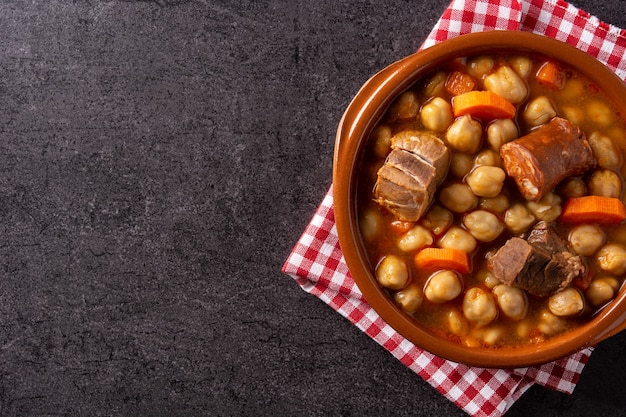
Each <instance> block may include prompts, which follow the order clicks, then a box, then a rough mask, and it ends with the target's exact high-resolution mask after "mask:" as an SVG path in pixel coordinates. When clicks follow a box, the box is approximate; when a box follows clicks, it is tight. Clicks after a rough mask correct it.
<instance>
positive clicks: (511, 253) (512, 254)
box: [487, 237, 550, 293]
mask: <svg viewBox="0 0 626 417" xmlns="http://www.w3.org/2000/svg"><path fill="white" fill-rule="evenodd" d="M548 262H550V254H549V253H546V252H545V251H543V250H541V249H538V248H535V247H533V246H532V245H530V244H529V243H528V242H527V241H526V240H524V239H522V238H519V237H512V238H510V239H509V240H507V242H506V243H505V244H504V245H503V246H502V247H501V248H500V249H499V250H498V251H497V252H496V253H495V254H494V255H493V256H491V257H490V258H489V259H488V260H487V268H488V269H489V270H490V271H491V273H492V274H493V275H494V276H495V277H496V278H497V279H499V280H500V281H501V282H503V283H504V284H507V285H512V286H516V287H520V288H523V289H525V290H527V291H528V292H530V293H536V292H543V291H540V290H538V291H535V290H534V288H535V287H542V286H543V283H542V282H541V281H542V280H543V279H544V274H543V273H542V271H543V269H544V268H545V266H546V265H547V264H548Z"/></svg>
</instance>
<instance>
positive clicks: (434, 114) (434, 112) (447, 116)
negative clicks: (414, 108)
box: [420, 97, 454, 132]
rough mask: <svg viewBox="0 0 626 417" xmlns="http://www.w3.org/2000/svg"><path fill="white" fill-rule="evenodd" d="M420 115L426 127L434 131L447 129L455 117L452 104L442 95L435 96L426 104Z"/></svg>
mask: <svg viewBox="0 0 626 417" xmlns="http://www.w3.org/2000/svg"><path fill="white" fill-rule="evenodd" d="M420 117H421V120H422V124H423V125H424V127H425V128H426V129H429V130H432V131H434V132H443V131H445V130H446V129H447V128H448V126H450V123H452V119H453V118H454V116H453V115H452V106H451V105H450V103H449V102H448V101H446V100H444V99H442V98H441V97H435V98H433V99H432V100H430V101H429V102H428V103H426V104H424V106H423V107H422V112H421V114H420Z"/></svg>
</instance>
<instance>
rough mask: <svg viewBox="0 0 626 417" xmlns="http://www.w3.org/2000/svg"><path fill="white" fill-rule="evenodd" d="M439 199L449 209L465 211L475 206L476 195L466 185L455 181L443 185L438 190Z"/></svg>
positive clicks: (476, 202) (476, 201)
mask: <svg viewBox="0 0 626 417" xmlns="http://www.w3.org/2000/svg"><path fill="white" fill-rule="evenodd" d="M439 201H440V202H441V204H442V205H443V206H444V207H445V208H447V209H448V210H450V211H454V212H455V213H465V212H466V211H468V210H471V209H472V208H474V207H476V204H478V197H476V196H475V195H474V193H473V192H472V189H471V188H470V187H469V186H468V185H466V184H459V183H456V184H450V185H448V186H446V187H444V188H443V189H442V190H441V191H440V192H439Z"/></svg>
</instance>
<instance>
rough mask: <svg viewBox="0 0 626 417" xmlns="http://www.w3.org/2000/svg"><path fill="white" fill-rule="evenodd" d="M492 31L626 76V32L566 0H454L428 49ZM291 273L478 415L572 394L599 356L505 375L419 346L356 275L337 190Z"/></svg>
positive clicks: (302, 243) (298, 249)
mask: <svg viewBox="0 0 626 417" xmlns="http://www.w3.org/2000/svg"><path fill="white" fill-rule="evenodd" d="M492 29H508V30H521V31H527V32H535V33H539V34H543V35H547V36H551V37H554V38H556V39H559V40H562V41H565V42H567V43H569V44H572V45H574V46H576V47H578V48H579V49H581V50H583V51H586V52H588V53H589V54H591V55H593V56H595V57H596V58H598V59H599V60H600V61H602V62H604V63H605V64H606V65H608V66H609V67H610V68H611V69H612V70H614V71H615V72H616V73H617V74H618V75H619V76H620V77H621V78H622V79H624V78H626V59H625V58H624V56H625V54H624V52H625V49H626V31H624V30H622V29H619V28H617V27H615V26H611V25H608V24H606V23H603V22H601V21H599V20H598V19H597V18H596V17H594V16H591V15H589V14H588V13H586V12H584V11H582V10H580V9H577V8H576V7H574V6H572V5H570V4H568V3H566V2H564V1H559V0H548V1H545V0H521V1H516V0H454V1H452V3H451V4H450V6H449V7H448V8H447V9H446V10H445V12H444V13H443V15H442V16H441V18H440V19H439V22H438V23H437V25H435V27H434V28H433V30H432V32H431V33H430V35H429V36H428V38H427V40H426V41H425V43H424V45H423V46H422V48H426V47H428V46H431V45H433V44H435V43H437V42H440V41H443V40H445V39H449V38H453V37H455V36H457V35H460V34H464V33H468V32H477V31H485V30H492ZM283 272H286V273H287V274H289V275H290V276H292V277H293V278H294V279H295V280H296V282H297V283H298V284H299V285H300V286H301V287H302V288H303V289H304V290H305V291H307V292H309V293H311V294H313V295H315V296H317V297H319V298H320V299H321V300H322V301H324V302H325V303H327V304H328V305H329V306H331V307H332V308H333V309H334V310H336V311H337V312H338V313H340V314H341V315H343V316H344V317H346V318H347V319H348V320H350V321H351V322H352V323H353V324H354V325H356V326H357V327H358V328H359V329H361V330H362V331H364V332H365V333H366V334H367V335H369V336H370V337H371V338H372V339H374V340H375V341H376V342H377V343H379V344H380V345H382V346H383V347H385V348H386V349H387V350H388V351H389V352H391V354H392V355H394V356H395V357H396V358H397V359H398V360H400V361H401V362H402V363H403V364H405V365H406V366H408V367H409V368H410V369H412V370H413V371H414V372H416V373H417V374H418V375H420V376H421V377H422V378H424V379H425V380H426V381H427V382H428V383H430V384H431V385H432V386H433V387H435V388H436V389H437V390H438V391H439V392H441V393H442V394H443V395H445V396H446V397H447V398H448V399H449V400H450V401H452V402H454V403H455V404H456V405H457V406H459V407H460V408H462V409H463V410H464V411H465V412H466V413H468V414H469V415H471V416H485V417H486V416H490V417H494V416H502V415H503V414H504V413H505V412H506V411H507V410H508V409H509V408H510V407H511V405H513V403H514V402H515V401H516V400H517V399H518V398H519V397H520V396H521V395H522V394H523V393H524V392H525V391H526V390H527V389H528V388H530V387H531V386H532V385H533V384H535V383H538V384H540V385H543V386H545V387H547V388H550V389H554V390H558V391H561V392H565V393H568V394H569V393H572V392H573V390H574V388H575V387H576V383H577V382H578V379H579V378H580V374H581V372H582V369H583V367H584V366H585V364H586V363H587V360H588V359H589V356H590V355H591V353H592V351H593V349H591V348H588V349H584V350H582V351H581V352H578V353H576V354H573V355H571V356H569V357H567V358H564V359H561V360H558V361H555V362H552V363H548V364H545V365H541V366H536V367H529V368H521V369H513V370H505V369H483V368H475V367H469V366H465V365H461V364H458V363H454V362H451V361H448V360H445V359H442V358H439V357H437V356H434V355H432V354H431V353H429V352H425V351H424V350H422V349H420V348H418V347H416V346H415V345H413V344H412V343H411V342H409V341H408V340H406V339H405V338H404V337H402V336H401V335H399V334H398V333H397V332H396V331H395V330H394V329H392V328H391V327H390V326H389V325H388V324H387V323H385V322H384V321H383V320H382V319H381V318H380V316H379V315H378V314H377V313H376V312H375V311H374V310H373V309H372V308H371V307H370V306H369V304H367V302H366V301H365V299H364V298H363V296H362V294H361V292H360V291H359V288H358V287H357V286H356V284H355V282H354V280H353V279H352V277H351V276H350V272H349V271H348V267H347V265H346V263H345V261H344V259H343V255H342V253H341V249H340V247H339V238H338V236H337V229H336V227H335V219H334V211H333V193H332V186H331V188H330V189H329V191H328V193H327V194H326V197H325V198H324V200H323V201H322V204H321V205H320V206H319V208H318V209H317V212H316V213H315V215H314V216H313V219H312V220H311V222H310V223H309V225H308V226H307V227H306V230H305V231H304V233H303V235H302V237H301V238H300V240H299V241H298V243H297V244H296V246H295V247H294V249H293V251H292V253H291V254H290V256H289V258H288V259H287V261H286V262H285V264H284V266H283Z"/></svg>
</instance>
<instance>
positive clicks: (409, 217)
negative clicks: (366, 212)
mask: <svg viewBox="0 0 626 417" xmlns="http://www.w3.org/2000/svg"><path fill="white" fill-rule="evenodd" d="M374 195H375V196H376V201H377V202H378V203H379V204H381V205H383V206H385V207H387V209H388V210H389V211H391V212H392V213H394V215H395V216H396V217H398V218H400V219H402V220H405V221H417V220H418V219H419V218H420V217H421V216H422V215H423V214H424V212H425V211H426V209H427V208H428V205H429V204H430V201H431V193H430V192H429V191H428V190H427V189H426V187H424V185H423V184H422V183H421V182H419V181H417V180H416V179H415V178H414V177H412V176H411V175H409V174H407V173H406V172H404V171H402V170H400V169H398V168H396V167H393V166H391V165H387V164H385V165H383V166H382V167H381V168H380V169H379V170H378V180H377V181H376V185H375V187H374Z"/></svg>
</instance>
